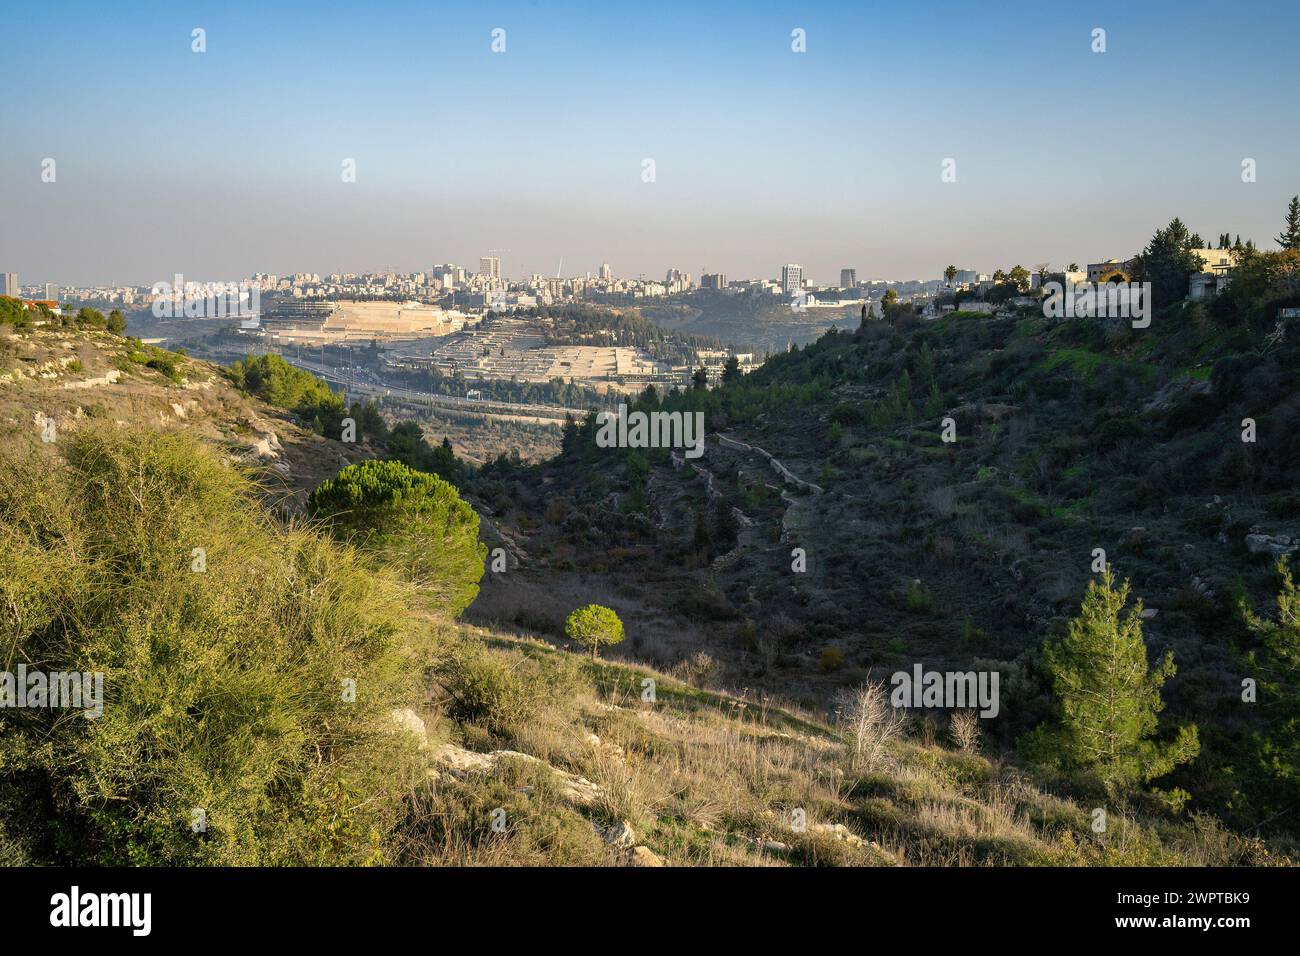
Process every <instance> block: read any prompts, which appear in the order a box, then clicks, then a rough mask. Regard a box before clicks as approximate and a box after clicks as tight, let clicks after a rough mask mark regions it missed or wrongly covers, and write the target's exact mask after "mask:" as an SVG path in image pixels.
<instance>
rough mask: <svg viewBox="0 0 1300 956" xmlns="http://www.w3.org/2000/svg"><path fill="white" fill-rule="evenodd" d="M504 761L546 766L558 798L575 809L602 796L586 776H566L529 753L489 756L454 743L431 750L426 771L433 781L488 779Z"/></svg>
mask: <svg viewBox="0 0 1300 956" xmlns="http://www.w3.org/2000/svg"><path fill="white" fill-rule="evenodd" d="M503 760H505V761H510V760H517V761H522V762H524V763H529V764H534V765H536V766H539V767H545V768H546V769H547V770H549V771H550V772H551V774H552V775H553V777H554V778H555V782H556V784H557V789H558V792H559V795H560V797H561V799H563V800H565V801H566V802H567V803H571V804H573V805H574V806H579V807H589V806H591V805H592V804H594V803H595V802H596V801H597V800H599V799H601V798H602V797H604V796H605V792H604V790H603V789H602V788H601V787H600V786H599V785H598V784H594V783H592V782H591V781H590V780H588V779H587V778H586V777H580V776H578V775H577V774H575V773H569V772H568V771H567V770H560V769H558V768H556V767H552V766H551V765H550V764H548V763H547V762H546V761H544V760H539V759H538V758H536V757H534V756H532V755H531V754H526V753H521V752H520V751H518V750H493V751H491V752H490V753H478V752H476V751H473V750H466V749H464V748H463V747H457V746H456V745H455V744H443V745H442V746H441V747H439V748H438V749H437V750H436V751H434V754H433V761H434V764H435V766H434V768H433V769H431V770H430V771H429V775H430V777H433V778H435V779H437V778H440V777H441V778H446V777H451V778H455V779H458V780H464V779H465V778H467V777H469V776H472V775H475V774H482V775H485V776H491V775H493V774H495V773H496V772H497V767H498V765H499V763H500V762H501V761H503Z"/></svg>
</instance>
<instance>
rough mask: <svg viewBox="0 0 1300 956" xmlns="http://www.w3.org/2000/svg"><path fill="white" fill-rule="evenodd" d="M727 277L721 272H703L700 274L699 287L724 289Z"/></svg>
mask: <svg viewBox="0 0 1300 956" xmlns="http://www.w3.org/2000/svg"><path fill="white" fill-rule="evenodd" d="M726 287H727V277H726V276H725V275H724V274H723V273H721V272H705V273H703V274H702V275H701V276H700V288H701V289H725V288H726Z"/></svg>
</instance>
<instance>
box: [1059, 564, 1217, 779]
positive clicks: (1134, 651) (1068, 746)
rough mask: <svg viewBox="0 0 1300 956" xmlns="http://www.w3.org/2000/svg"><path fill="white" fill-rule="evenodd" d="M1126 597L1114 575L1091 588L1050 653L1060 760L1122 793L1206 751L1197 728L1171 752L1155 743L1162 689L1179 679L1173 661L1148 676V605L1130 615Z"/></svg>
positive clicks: (1186, 730) (1185, 731)
mask: <svg viewBox="0 0 1300 956" xmlns="http://www.w3.org/2000/svg"><path fill="white" fill-rule="evenodd" d="M1128 596H1129V583H1128V581H1124V583H1123V584H1121V585H1120V586H1119V587H1118V588H1116V587H1115V579H1114V576H1113V575H1112V574H1111V571H1110V568H1109V567H1108V568H1107V569H1106V573H1105V574H1104V575H1103V577H1102V579H1101V582H1100V583H1098V582H1097V581H1091V582H1089V584H1088V591H1087V593H1086V594H1085V595H1084V598H1083V606H1082V607H1081V608H1080V611H1079V616H1078V617H1077V618H1075V619H1074V620H1072V621H1070V623H1069V626H1068V628H1067V630H1066V636H1065V639H1064V640H1063V641H1061V642H1060V643H1059V644H1054V645H1052V644H1049V645H1048V646H1047V647H1046V648H1045V650H1044V658H1045V663H1046V668H1047V670H1048V673H1050V674H1051V675H1052V679H1053V682H1054V685H1055V689H1056V694H1057V696H1058V697H1059V698H1060V700H1061V708H1062V721H1061V725H1060V728H1059V730H1058V731H1057V732H1056V734H1055V735H1054V737H1055V740H1056V742H1057V745H1058V747H1059V750H1058V753H1059V755H1060V756H1061V757H1062V758H1063V759H1064V762H1065V763H1066V764H1067V765H1071V766H1074V767H1076V768H1081V769H1089V770H1092V771H1094V772H1095V773H1096V774H1097V776H1098V777H1099V778H1100V779H1101V780H1102V781H1103V782H1104V783H1105V784H1106V786H1107V788H1108V789H1119V790H1122V789H1125V788H1126V787H1128V786H1131V785H1132V784H1134V783H1137V782H1142V783H1145V782H1147V781H1149V780H1152V779H1154V778H1156V777H1160V776H1163V775H1164V774H1166V773H1168V772H1169V771H1170V770H1172V769H1173V768H1174V767H1176V766H1177V765H1179V764H1182V763H1186V762H1188V761H1189V760H1191V759H1192V758H1194V757H1195V756H1196V754H1197V753H1198V752H1199V750H1200V743H1199V739H1198V736H1197V731H1196V727H1195V725H1189V726H1185V727H1181V728H1179V730H1178V734H1177V738H1176V740H1175V741H1174V742H1173V743H1172V744H1162V743H1158V742H1156V741H1154V740H1151V739H1149V738H1151V737H1152V736H1153V735H1154V734H1155V733H1156V730H1157V727H1158V723H1159V716H1158V715H1159V713H1160V711H1161V710H1163V709H1164V702H1163V701H1162V700H1161V699H1160V688H1161V686H1162V685H1163V684H1164V683H1165V681H1166V680H1168V679H1169V678H1170V677H1172V676H1173V675H1174V672H1175V667H1174V659H1173V653H1172V652H1170V653H1167V654H1166V655H1165V658H1164V660H1163V661H1162V662H1161V663H1160V665H1159V666H1158V667H1157V668H1156V669H1155V670H1153V671H1148V670H1147V650H1146V644H1145V643H1144V642H1143V640H1142V620H1141V616H1140V615H1141V612H1142V602H1141V600H1138V601H1135V602H1134V604H1133V606H1132V607H1131V608H1129V609H1128V611H1127V612H1125V611H1124V606H1125V604H1127V603H1128Z"/></svg>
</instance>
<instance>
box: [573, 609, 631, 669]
mask: <svg viewBox="0 0 1300 956" xmlns="http://www.w3.org/2000/svg"><path fill="white" fill-rule="evenodd" d="M564 633H565V635H567V636H568V638H569V639H570V640H573V641H577V642H578V643H579V644H581V645H582V646H583V647H590V648H591V659H592V660H593V661H594V660H595V659H596V652H597V651H598V650H599V649H600V648H601V647H602V646H604V645H609V644H617V643H618V642H619V641H621V640H623V622H622V621H620V620H619V619H618V615H617V614H615V613H614V612H613V611H611V610H610V609H609V608H607V607H602V606H601V605H599V604H588V605H587V606H586V607H580V608H578V609H577V610H575V611H574V612H573V613H572V614H570V615H569V617H568V618H567V619H566V620H565V622H564Z"/></svg>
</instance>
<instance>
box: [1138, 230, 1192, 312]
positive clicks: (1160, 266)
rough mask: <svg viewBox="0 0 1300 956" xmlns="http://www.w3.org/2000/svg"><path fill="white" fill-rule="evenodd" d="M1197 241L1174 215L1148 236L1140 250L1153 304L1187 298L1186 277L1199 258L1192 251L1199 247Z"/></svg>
mask: <svg viewBox="0 0 1300 956" xmlns="http://www.w3.org/2000/svg"><path fill="white" fill-rule="evenodd" d="M1199 242H1200V237H1199V236H1193V235H1191V234H1190V233H1189V232H1188V230H1187V227H1186V226H1185V225H1183V221H1182V220H1181V219H1178V218H1176V217H1175V218H1174V219H1173V220H1171V221H1170V223H1169V225H1167V226H1165V228H1163V229H1157V230H1156V233H1155V235H1153V236H1152V237H1151V241H1150V242H1149V243H1148V244H1147V247H1146V249H1145V250H1143V252H1142V264H1143V278H1144V279H1145V280H1146V281H1147V282H1150V283H1151V293H1152V296H1153V298H1154V299H1155V303H1156V305H1157V306H1163V305H1169V304H1170V303H1172V302H1179V301H1181V300H1182V299H1184V298H1186V297H1187V280H1188V277H1189V276H1191V274H1192V273H1193V272H1197V271H1199V270H1200V268H1201V265H1202V260H1201V259H1200V257H1199V256H1197V255H1196V254H1195V253H1193V252H1192V250H1193V249H1196V248H1199Z"/></svg>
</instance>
